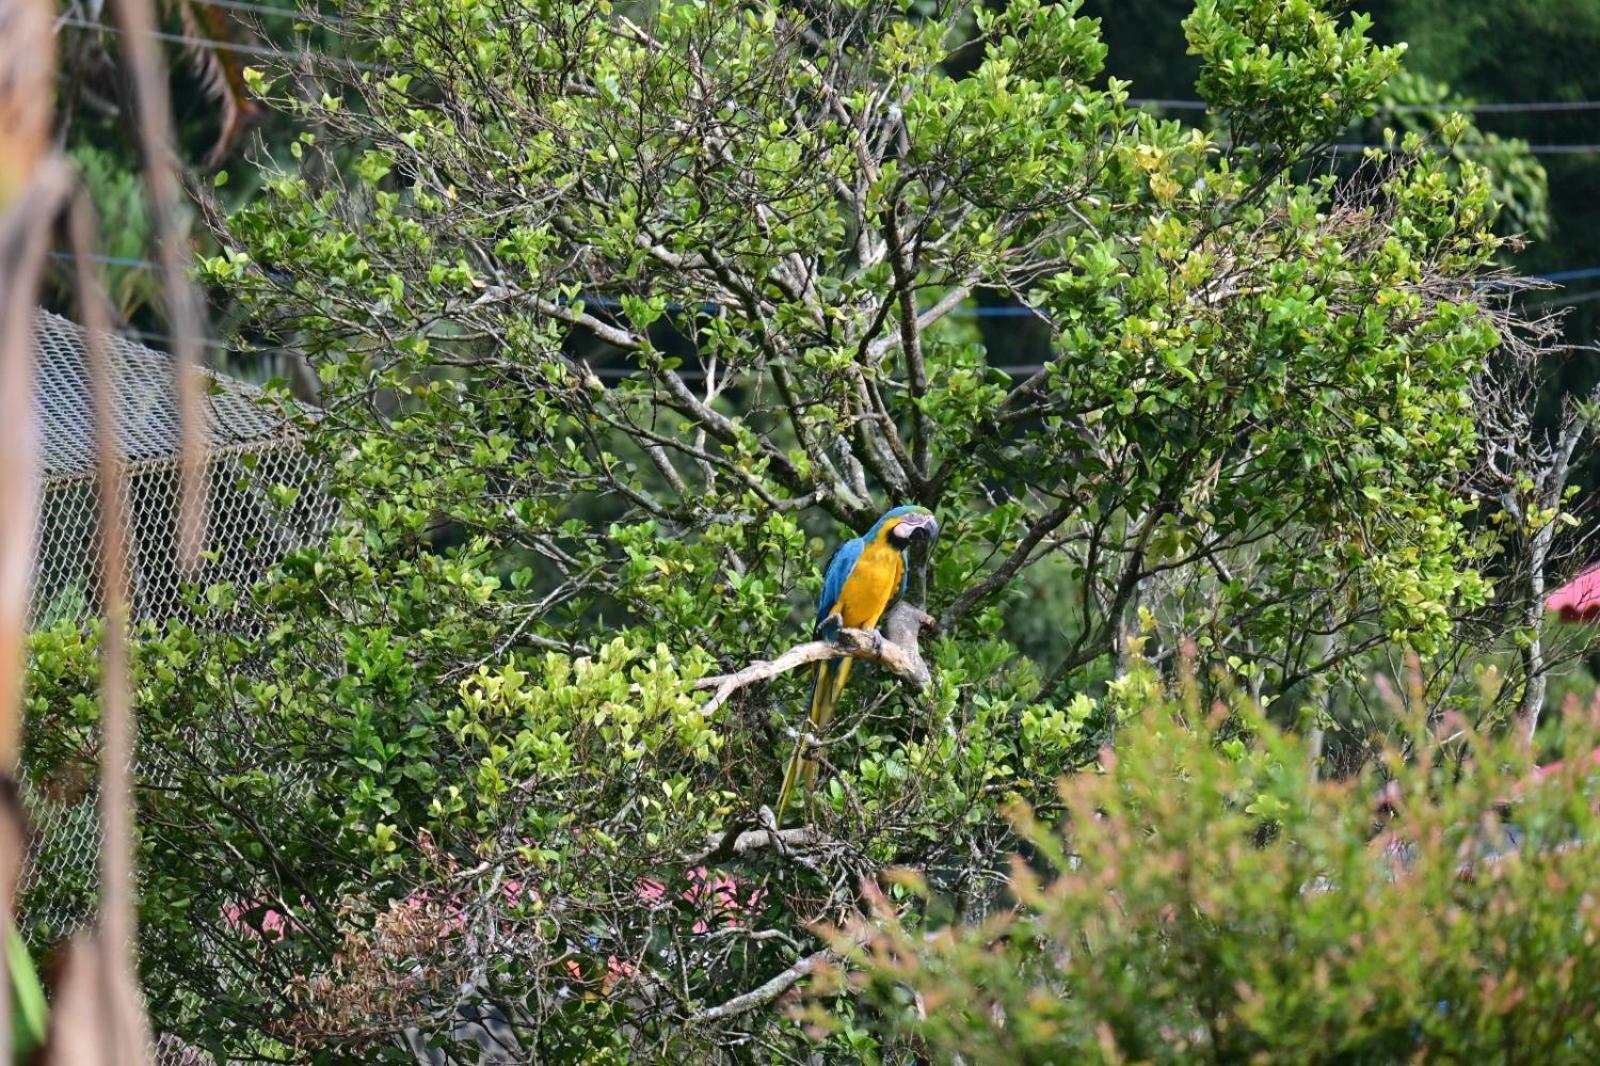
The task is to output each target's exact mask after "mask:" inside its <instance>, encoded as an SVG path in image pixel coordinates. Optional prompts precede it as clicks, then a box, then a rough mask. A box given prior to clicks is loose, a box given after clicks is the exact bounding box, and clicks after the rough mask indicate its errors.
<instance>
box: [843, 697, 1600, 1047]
mask: <svg viewBox="0 0 1600 1066" xmlns="http://www.w3.org/2000/svg"><path fill="white" fill-rule="evenodd" d="M1449 732H1450V733H1452V734H1453V735H1452V736H1450V737H1449V739H1446V740H1442V741H1440V740H1435V739H1434V738H1433V737H1431V736H1428V735H1427V734H1426V733H1424V734H1422V735H1420V736H1419V737H1418V740H1419V741H1421V742H1422V743H1421V746H1420V748H1419V750H1420V751H1421V752H1424V753H1426V754H1424V755H1423V757H1422V758H1420V759H1414V760H1408V759H1405V758H1403V757H1402V756H1401V755H1400V753H1399V752H1398V751H1393V752H1390V753H1389V755H1388V756H1387V757H1386V758H1385V759H1384V760H1383V762H1382V764H1381V765H1380V766H1375V767H1374V768H1373V770H1372V772H1370V773H1366V774H1362V775H1361V776H1359V777H1357V778H1355V779H1351V780H1343V781H1328V780H1323V779H1319V778H1318V776H1317V771H1316V760H1315V759H1314V757H1313V754H1312V752H1311V751H1310V750H1309V749H1308V748H1307V746H1306V744H1305V743H1304V742H1303V741H1301V740H1299V739H1297V738H1295V737H1293V736H1290V735H1286V734H1284V733H1281V732H1279V731H1278V730H1277V729H1275V728H1273V727H1272V726H1270V725H1267V724H1265V723H1264V722H1262V721H1260V720H1258V719H1256V718H1255V716H1253V715H1251V714H1249V713H1247V712H1240V713H1230V712H1229V711H1227V710H1226V709H1225V708H1223V707H1222V706H1220V705H1219V706H1217V707H1215V708H1213V709H1212V710H1211V711H1210V712H1207V711H1206V710H1205V708H1204V706H1203V704H1201V703H1199V702H1197V701H1196V700H1195V699H1194V697H1193V694H1192V693H1191V696H1190V699H1189V700H1188V701H1187V702H1185V701H1177V702H1165V701H1154V702H1151V703H1149V704H1147V705H1145V707H1144V708H1142V710H1141V712H1140V713H1139V714H1138V715H1137V716H1136V718H1135V719H1134V720H1133V721H1132V722H1131V723H1130V726H1129V728H1128V729H1127V730H1126V732H1125V733H1124V734H1123V736H1122V738H1121V740H1120V741H1119V744H1118V748H1117V751H1116V754H1115V756H1112V755H1111V754H1110V753H1109V752H1108V753H1107V755H1106V756H1105V758H1104V760H1103V767H1102V772H1099V773H1086V774H1082V775H1079V776H1078V777H1076V778H1074V779H1073V780H1072V781H1070V782H1068V783H1066V784H1064V785H1063V787H1062V791H1061V796H1060V804H1059V806H1058V807H1057V806H1055V805H1052V806H1053V808H1054V810H1056V811H1059V812H1060V813H1059V814H1055V813H1052V814H1050V815H1049V816H1046V815H1044V814H1043V813H1042V812H1041V813H1040V814H1039V815H1038V816H1037V820H1036V818H1035V816H1034V815H1033V814H1030V813H1027V812H1024V813H1021V814H1020V815H1019V819H1020V822H1019V824H1020V826H1021V830H1022V834H1023V836H1024V838H1025V839H1026V840H1027V842H1028V844H1029V853H1030V856H1031V860H1030V861H1029V862H1028V863H1026V864H1023V863H1021V862H1020V861H1019V863H1018V865H1017V866H1016V867H1015V869H1014V872H1013V878H1012V881H1011V891H1012V893H1013V894H1014V896H1015V897H1016V901H1017V907H1016V909H1015V910H1008V911H1006V912H1004V913H1002V914H1000V915H997V916H995V917H994V918H992V919H990V920H989V921H987V922H985V923H983V924H981V925H971V926H958V927H957V926H952V927H948V928H945V929H943V930H942V931H939V932H937V933H934V934H932V935H931V936H929V937H924V936H922V935H920V931H921V928H922V924H921V923H915V924H913V923H910V922H908V921H906V920H904V919H902V918H899V917H897V916H896V913H895V910H894V909H892V908H891V907H890V906H889V904H888V902H887V900H885V899H880V904H879V907H878V917H879V918H880V920H881V921H882V923H883V926H882V928H881V929H877V930H872V929H870V928H868V929H864V930H861V931H860V932H861V933H862V935H863V936H864V937H865V944H866V946H865V947H864V948H863V949H861V950H855V949H852V952H853V956H854V957H855V958H856V959H857V960H858V961H859V962H861V963H862V964H863V966H864V971H863V973H862V974H860V975H858V978H857V984H858V986H859V987H861V988H862V989H863V990H864V991H865V992H866V994H867V996H868V998H869V1000H870V1001H871V1002H873V1003H874V1004H876V1005H877V1006H879V1007H880V1008H881V1009H882V1011H883V1012H884V1013H883V1018H884V1021H885V1029H886V1030H888V1031H892V1032H896V1033H898V1034H900V1036H901V1037H903V1038H914V1039H915V1040H916V1041H917V1042H918V1044H919V1045H920V1046H922V1047H923V1048H925V1049H927V1051H929V1052H931V1056H930V1057H931V1058H932V1060H933V1061H939V1062H948V1061H956V1060H955V1056H957V1055H960V1056H962V1057H964V1059H965V1061H968V1062H1023V1063H1046V1062H1121V1061H1128V1060H1133V1061H1140V1062H1193V1061H1229V1062H1236V1061H1253V1060H1260V1059H1266V1060H1273V1061H1276V1060H1280V1059H1284V1058H1293V1059H1295V1060H1296V1061H1306V1062H1394V1061H1413V1060H1419V1059H1420V1060H1427V1061H1450V1062H1481V1061H1486V1060H1497V1059H1499V1058H1501V1057H1502V1056H1503V1055H1504V1054H1505V1053H1506V1050H1507V1049H1509V1048H1514V1049H1516V1050H1515V1054H1516V1055H1518V1056H1521V1055H1528V1056H1531V1057H1532V1058H1535V1059H1539V1060H1542V1061H1583V1060H1585V1059H1588V1058H1590V1057H1592V1056H1593V1055H1594V1054H1595V1053H1596V1050H1597V1049H1596V1047H1595V1039H1596V1033H1597V1031H1600V1030H1597V1029H1596V1026H1595V1010H1596V1006H1595V1004H1596V997H1597V995H1600V909H1597V907H1596V901H1595V897H1594V893H1593V885H1594V883H1595V879H1596V877H1597V876H1600V853H1597V852H1596V850H1595V848H1594V844H1595V842H1596V840H1597V839H1600V822H1597V816H1596V808H1595V806H1594V795H1595V793H1594V782H1593V779H1592V773H1593V764H1592V761H1591V760H1590V758H1589V757H1588V755H1589V752H1590V751H1591V750H1592V748H1593V736H1592V734H1586V735H1584V736H1574V737H1573V738H1572V739H1573V745H1572V747H1571V748H1570V749H1569V752H1570V753H1571V754H1572V755H1573V756H1574V758H1573V759H1572V761H1571V762H1569V763H1568V764H1567V767H1566V769H1564V770H1563V771H1561V772H1560V773H1558V774H1556V775H1555V776H1553V777H1549V778H1546V779H1545V780H1543V781H1541V782H1539V783H1538V784H1537V785H1533V786H1530V787H1523V786H1522V785H1520V784H1519V782H1522V781H1524V780H1525V776H1524V775H1526V774H1527V772H1528V769H1529V765H1528V762H1527V759H1526V755H1525V754H1523V753H1521V752H1518V751H1514V750H1511V749H1508V748H1507V747H1505V746H1504V745H1501V744H1496V743H1491V742H1488V741H1486V740H1485V739H1484V738H1482V737H1480V736H1477V735H1474V734H1473V733H1471V731H1466V732H1457V731H1455V730H1453V729H1452V730H1449ZM1442 735H1443V733H1442V732H1441V736H1442ZM1380 794H1381V795H1382V796H1384V797H1385V798H1386V801H1387V803H1388V804H1389V805H1390V807H1392V808H1393V811H1394V813H1393V814H1392V815H1391V816H1389V817H1387V818H1386V817H1384V816H1382V815H1379V814H1375V810H1374V800H1375V799H1376V798H1377V797H1378V796H1379V795H1380ZM1508 797H1516V800H1515V802H1514V803H1513V804H1512V805H1511V806H1510V809H1509V811H1506V810H1505V809H1504V808H1503V806H1502V803H1503V801H1504V800H1506V799H1507V798H1508ZM1497 811H1499V812H1501V813H1496V812H1497ZM1375 820H1376V822H1378V823H1385V822H1386V824H1381V825H1375ZM1513 826H1514V830H1513V829H1512V827H1513ZM1512 831H1514V833H1515V836H1516V840H1517V842H1518V844H1520V847H1519V848H1513V847H1512V846H1511V845H1510V838H1508V835H1507V834H1508V832H1512ZM912 887H913V888H915V879H912ZM929 909H930V912H931V913H932V914H933V915H935V916H937V914H938V913H939V907H938V901H937V899H935V900H931V901H930V908H929ZM900 913H902V914H903V913H904V909H903V908H901V909H900ZM842 942H844V943H846V944H849V943H851V941H849V940H848V939H845V940H843V941H842Z"/></svg>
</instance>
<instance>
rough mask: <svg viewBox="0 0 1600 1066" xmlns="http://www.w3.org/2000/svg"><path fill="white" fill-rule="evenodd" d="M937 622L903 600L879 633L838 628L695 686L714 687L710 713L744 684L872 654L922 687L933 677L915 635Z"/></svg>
mask: <svg viewBox="0 0 1600 1066" xmlns="http://www.w3.org/2000/svg"><path fill="white" fill-rule="evenodd" d="M935 624H936V623H935V621H934V619H933V616H932V615H930V614H928V613H927V612H926V611H924V610H922V609H921V608H919V607H913V606H911V605H910V604H905V603H902V604H896V605H895V607H894V609H893V610H891V611H890V612H889V617H888V618H887V619H886V620H885V621H884V625H883V629H882V631H881V632H880V631H879V630H876V629H841V630H839V631H838V633H836V634H835V635H834V637H833V639H831V640H813V641H809V642H807V643H805V644H798V645H796V646H795V647H793V648H790V649H789V650H788V651H786V652H784V653H783V654H782V655H780V656H778V657H777V658H776V659H772V660H770V661H768V660H764V659H758V660H757V661H755V662H753V663H751V664H750V665H749V666H746V667H745V668H744V669H742V670H738V671H735V672H734V673H731V674H718V675H717V676H715V677H703V678H701V679H700V680H699V681H697V682H696V683H695V688H698V689H707V688H709V689H715V690H716V691H715V692H714V693H713V694H712V696H711V699H710V700H709V701H708V702H707V703H706V706H705V709H704V713H707V714H709V713H711V712H712V711H714V710H716V709H717V708H718V707H721V706H722V705H723V704H724V703H727V702H728V700H729V699H731V698H732V696H733V694H734V693H735V692H737V691H739V690H740V689H742V688H748V687H749V686H751V685H754V684H757V683H759V682H762V681H770V680H772V679H773V678H775V677H777V676H778V675H780V674H786V673H788V672H789V671H790V670H795V669H798V668H800V667H802V666H805V665H807V664H809V663H815V662H821V661H822V660H823V659H833V658H838V657H840V656H844V657H848V658H851V659H870V660H871V661H873V662H875V663H878V664H879V665H880V666H883V667H885V668H886V669H888V670H889V672H890V673H892V674H894V675H895V676H897V677H899V678H901V679H903V680H905V681H909V682H911V683H912V684H913V685H915V686H916V687H917V688H926V687H927V686H928V684H929V682H930V681H931V680H932V678H931V676H930V675H929V673H928V665H927V664H926V663H925V662H923V661H922V652H921V650H920V649H919V647H918V636H919V634H920V633H921V631H922V628H923V627H924V626H932V625H935Z"/></svg>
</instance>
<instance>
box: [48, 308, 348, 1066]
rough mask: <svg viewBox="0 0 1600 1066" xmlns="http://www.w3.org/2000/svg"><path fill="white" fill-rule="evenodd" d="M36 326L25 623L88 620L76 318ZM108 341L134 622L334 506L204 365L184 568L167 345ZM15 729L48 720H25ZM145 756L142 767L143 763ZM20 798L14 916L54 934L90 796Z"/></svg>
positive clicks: (89, 410) (79, 906) (87, 860)
mask: <svg viewBox="0 0 1600 1066" xmlns="http://www.w3.org/2000/svg"><path fill="white" fill-rule="evenodd" d="M35 338H36V341H37V348H38V358H39V364H38V385H37V392H36V396H35V403H34V411H35V416H36V418H37V419H38V424H39V432H40V446H41V455H42V461H43V466H44V469H43V472H42V476H43V483H42V485H41V494H40V512H39V526H38V548H37V553H36V563H35V571H34V577H33V588H32V600H31V607H32V613H33V624H34V625H35V626H36V627H44V626H49V625H57V624H62V623H80V624H86V623H88V622H89V621H90V620H91V619H93V618H95V617H96V616H97V615H99V613H100V604H101V595H100V543H101V529H100V506H99V500H98V489H97V485H96V481H95V477H96V474H95V445H94V420H93V406H92V400H93V397H92V394H91V392H90V378H89V370H88V365H87V361H86V354H85V350H84V331H83V330H82V328H81V327H79V326H77V325H75V324H74V323H72V322H70V321H68V320H66V319H64V318H61V317H59V316H57V315H52V314H49V313H46V312H40V314H39V318H38V323H37V326H36V327H35ZM107 348H108V355H109V357H110V361H111V366H112V374H111V377H112V381H113V387H114V389H115V410H116V419H117V434H118V442H119V445H120V450H121V454H122V456H123V457H124V462H125V466H124V469H123V475H124V476H123V478H122V497H123V499H122V505H123V511H124V514H125V515H126V519H127V529H128V533H127V536H128V545H127V553H128V561H129V566H128V571H129V575H128V581H129V586H130V587H129V588H128V589H127V590H126V591H127V595H128V602H129V603H130V605H131V607H132V610H133V615H134V618H135V620H140V619H157V620H159V619H162V618H167V617H171V616H173V615H174V614H177V613H179V612H181V610H182V605H183V602H184V591H185V589H186V587H191V586H196V585H199V586H203V585H208V584H212V583H215V582H219V581H230V582H234V583H249V582H251V581H253V580H254V579H256V578H258V577H260V576H261V575H263V574H264V573H265V571H266V569H267V568H268V567H269V566H271V565H272V563H273V562H275V561H276V560H278V559H280V558H282V556H283V555H284V553H286V552H287V551H289V550H292V549H293V548H295V547H297V546H300V545H303V544H306V543H308V542H310V541H311V540H313V539H314V538H317V537H319V536H320V535H322V534H323V533H325V532H326V531H327V529H328V527H329V526H330V525H331V523H332V521H333V518H334V515H335V505H334V502H333V500H332V499H331V497H329V496H328V495H327V493H326V492H324V491H323V489H322V482H321V479H320V477H319V476H318V471H317V469H316V465H315V463H314V462H313V460H312V459H311V458H310V457H309V456H308V455H307V454H306V452H305V451H304V449H303V448H302V438H301V435H300V433H299V431H298V429H296V428H295V426H294V425H293V424H291V423H290V422H289V421H287V420H286V419H284V418H283V417H282V416H281V415H280V414H279V413H278V412H277V411H276V410H275V409H273V408H272V407H271V406H270V405H269V404H268V403H267V402H266V399H265V397H264V396H263V394H262V393H261V390H259V389H256V388H254V387H253V386H250V385H247V384H244V383H243V382H239V381H235V380H233V379H230V378H226V377H223V376H220V375H215V374H212V375H208V385H209V388H208V389H207V402H206V404H205V407H206V416H207V427H206V428H207V438H206V439H207V441H208V442H209V449H208V453H207V461H206V469H207V474H208V476H207V524H206V542H205V545H204V548H205V551H204V556H203V562H202V564H201V567H200V570H199V572H198V573H194V574H189V575H185V573H184V572H183V569H182V568H181V566H180V565H179V557H178V531H179V514H180V510H179V508H180V498H181V492H180V479H179V463H180V456H181V448H182V444H181V421H180V416H179V407H178V397H177V388H176V384H175V380H174V374H173V368H172V362H171V357H170V356H167V355H165V354H164V353H161V352H157V351H154V350H152V349H149V348H145V347H143V346H141V345H138V344H134V343H132V342H130V341H127V340H125V339H123V338H120V337H111V338H107ZM29 728H35V729H36V728H43V729H48V728H50V723H49V722H48V721H33V722H31V723H30V724H29ZM143 769H144V770H145V771H146V772H145V773H142V774H141V776H142V777H146V778H148V772H147V771H148V770H149V768H148V767H146V768H143ZM146 783H149V782H148V781H146ZM28 799H29V800H30V801H31V802H30V803H29V812H30V815H31V817H32V821H33V829H34V834H33V838H32V844H31V847H30V849H29V850H30V854H29V860H28V863H27V865H26V867H25V869H24V873H23V882H22V886H21V900H22V905H23V907H24V913H23V914H22V917H23V924H24V928H25V929H26V930H27V931H28V933H29V936H30V939H33V940H35V941H36V942H39V943H49V942H55V941H57V940H59V939H61V938H62V937H65V936H67V935H70V934H71V933H72V932H73V931H74V930H75V929H77V928H79V927H80V926H82V925H83V924H84V923H85V922H87V921H89V920H90V919H91V918H92V917H93V915H94V913H95V901H96V897H97V895H98V868H97V864H98V857H99V852H100V825H99V819H98V814H97V803H96V798H95V796H94V794H93V791H92V790H90V791H89V792H88V794H86V795H82V796H79V797H77V798H75V799H73V800H72V801H70V802H59V801H52V800H50V799H47V798H46V797H44V796H42V795H39V794H37V793H34V794H32V795H30V796H29V797H28ZM157 1051H158V1061H159V1062H160V1063H162V1066H178V1064H180V1063H182V1064H188V1063H192V1062H199V1061H202V1059H199V1058H196V1057H195V1054H196V1053H195V1052H194V1050H193V1049H192V1048H188V1047H187V1046H186V1045H184V1044H183V1043H182V1042H181V1041H177V1040H175V1039H173V1038H171V1037H170V1036H169V1037H163V1038H162V1041H161V1042H160V1044H159V1045H158V1049H157Z"/></svg>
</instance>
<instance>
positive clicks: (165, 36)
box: [56, 15, 388, 71]
mask: <svg viewBox="0 0 1600 1066" xmlns="http://www.w3.org/2000/svg"><path fill="white" fill-rule="evenodd" d="M56 25H57V26H64V27H67V28H69V29H75V30H100V31H101V32H103V33H114V34H119V35H120V34H121V33H122V30H121V28H119V27H117V26H111V25H107V24H106V23H104V22H95V21H93V20H92V19H85V18H79V17H78V16H76V15H62V16H60V17H58V18H57V19H56ZM152 36H154V37H155V38H156V39H157V40H160V41H170V42H172V43H174V44H181V45H184V46H186V47H205V48H215V49H217V50H218V51H220V52H233V53H235V54H237V55H248V56H266V57H268V58H271V59H292V60H294V61H296V62H304V61H306V60H318V61H321V62H324V63H330V64H333V65H335V66H340V67H349V68H350V69H352V70H374V71H382V70H386V69H388V68H385V67H380V66H378V65H377V64H375V63H363V62H361V61H360V60H355V59H339V58H337V57H334V56H327V55H323V54H322V53H321V52H305V51H301V52H286V51H284V50H283V49H281V48H274V47H272V46H270V45H264V44H250V43H248V42H245V41H219V40H217V39H216V38H213V37H190V36H187V35H185V34H181V33H168V32H167V31H165V30H156V31H155V32H154V33H153V34H152Z"/></svg>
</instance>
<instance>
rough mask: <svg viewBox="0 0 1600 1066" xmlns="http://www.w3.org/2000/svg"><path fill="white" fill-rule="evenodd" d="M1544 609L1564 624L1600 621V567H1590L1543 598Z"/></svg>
mask: <svg viewBox="0 0 1600 1066" xmlns="http://www.w3.org/2000/svg"><path fill="white" fill-rule="evenodd" d="M1544 605H1545V607H1546V609H1548V610H1551V611H1555V612H1556V613H1557V614H1559V615H1560V616H1561V620H1562V621H1564V622H1593V621H1595V620H1596V619H1600V566H1594V567H1590V568H1589V569H1588V570H1585V571H1584V572H1583V573H1581V574H1579V575H1578V576H1577V577H1575V578H1573V579H1572V580H1571V581H1569V582H1567V583H1566V584H1565V585H1562V586H1561V587H1560V588H1558V589H1556V590H1555V591H1554V592H1552V593H1551V594H1550V595H1549V596H1547V597H1546V598H1545V601H1544Z"/></svg>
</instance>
